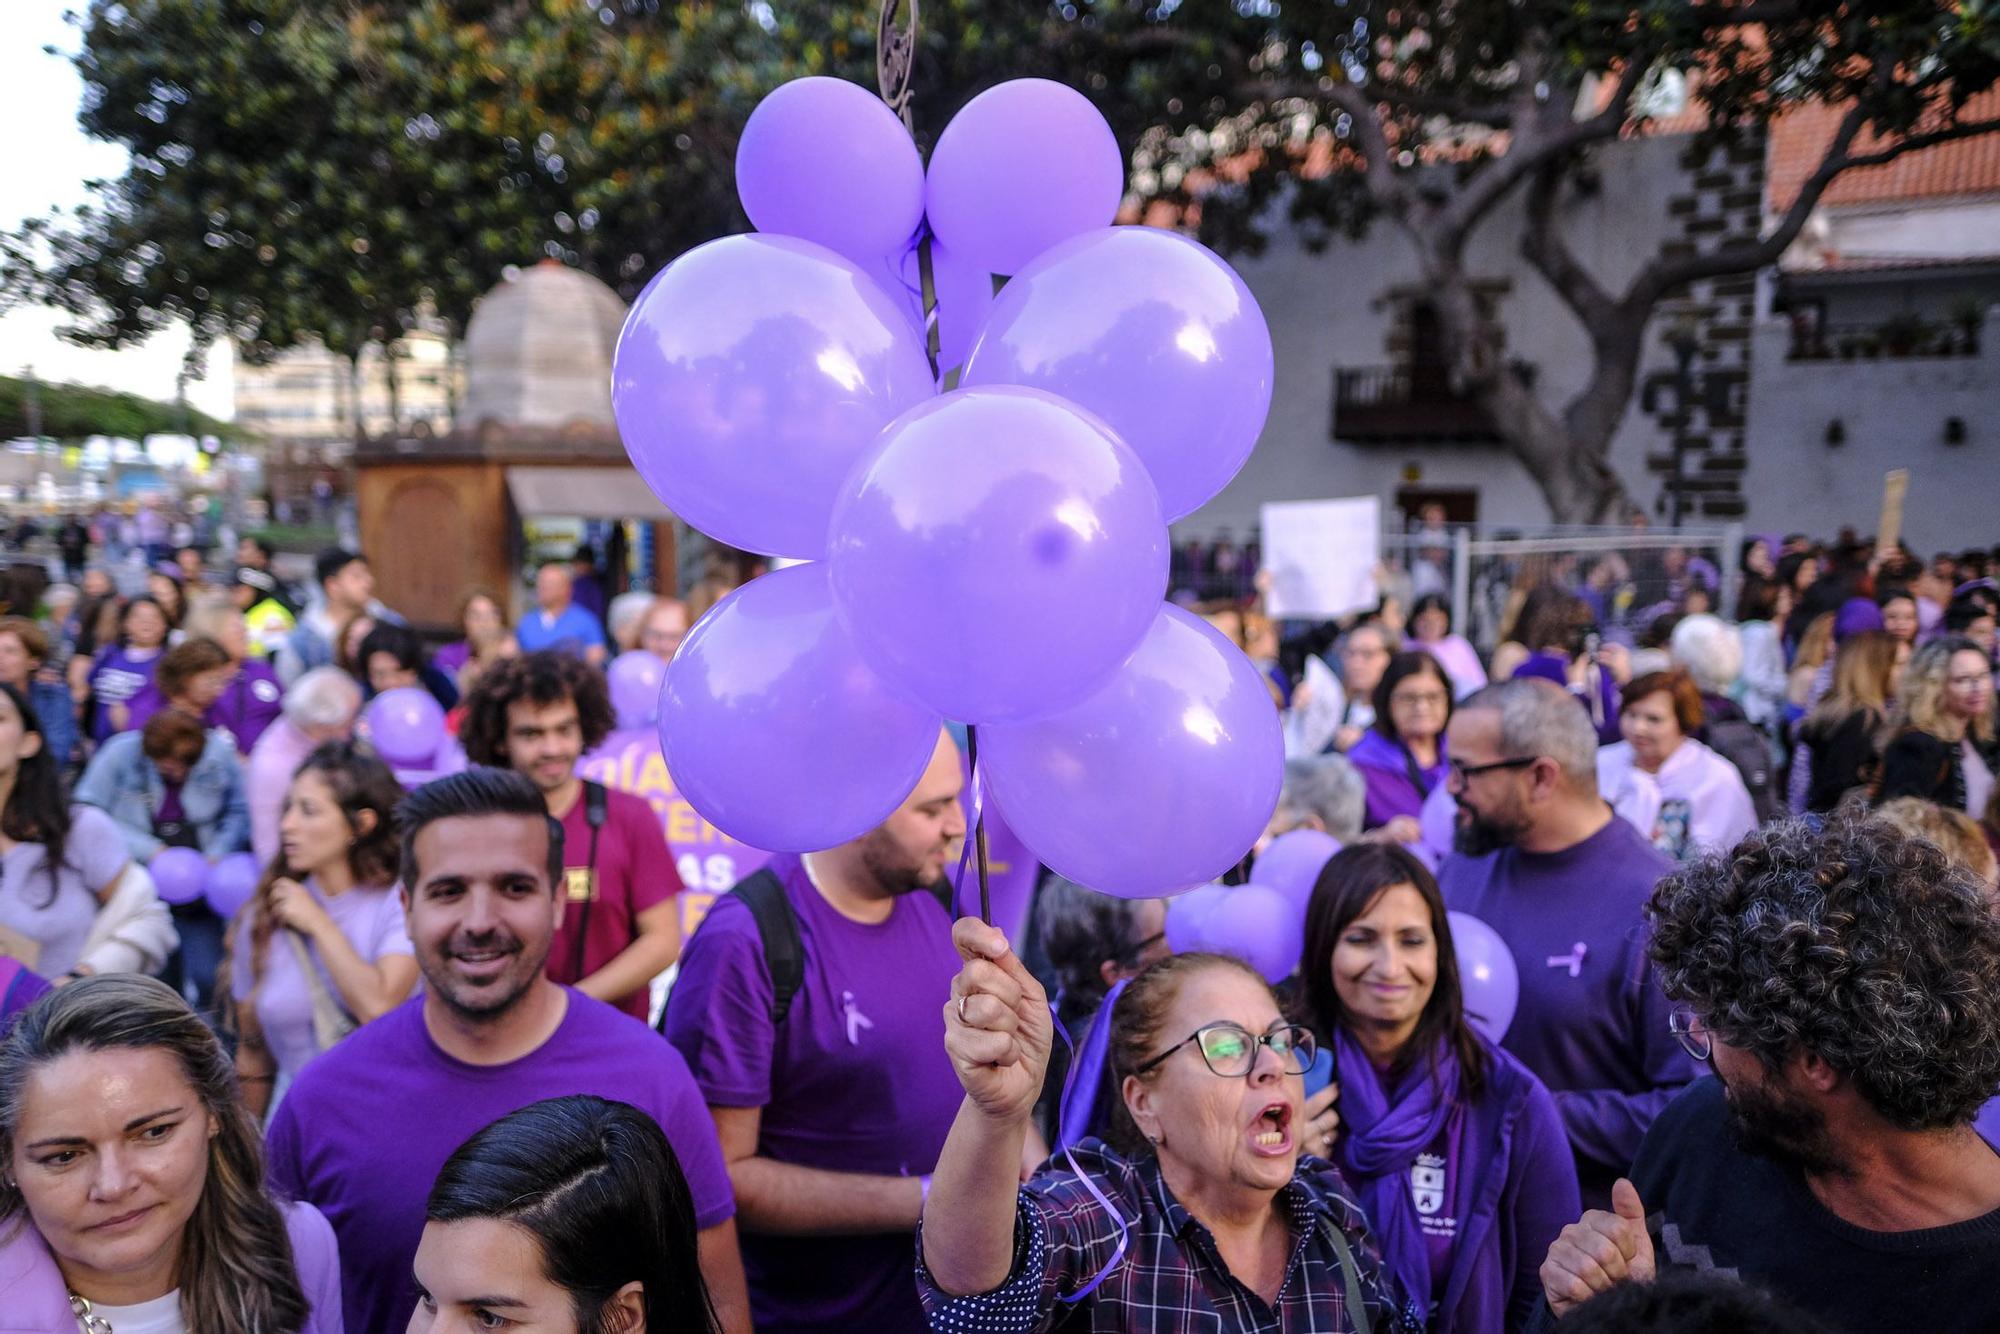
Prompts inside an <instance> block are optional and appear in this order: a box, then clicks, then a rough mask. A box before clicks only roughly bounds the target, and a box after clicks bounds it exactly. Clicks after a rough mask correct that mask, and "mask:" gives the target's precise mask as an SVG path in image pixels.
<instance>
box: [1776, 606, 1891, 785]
mask: <svg viewBox="0 0 2000 1334" xmlns="http://www.w3.org/2000/svg"><path fill="white" fill-rule="evenodd" d="M1908 656H1909V649H1908V646H1907V645H1905V644H1903V643H1902V642H1901V641H1899V640H1898V639H1897V638H1896V637H1895V636H1894V635H1891V634H1889V633H1888V632H1887V631H1885V630H1864V631H1862V632H1861V633H1860V634H1858V635H1855V636H1853V637H1852V638H1851V639H1849V640H1848V641H1847V642H1846V643H1844V644H1842V645H1841V646H1840V652H1839V653H1838V654H1837V655H1836V656H1835V657H1834V660H1833V685H1832V687H1831V688H1829V689H1828V690H1827V692H1826V695H1825V697H1824V698H1822V699H1821V700H1820V702H1819V706H1818V707H1817V708H1815V709H1814V710H1813V711H1812V714H1811V716H1810V717H1808V718H1807V719H1806V721H1805V725H1804V726H1803V727H1801V728H1800V729H1799V743H1800V747H1801V749H1802V750H1803V752H1804V754H1805V756H1806V760H1807V764H1808V770H1809V778H1808V781H1807V785H1806V798H1805V809H1806V810H1808V811H1815V812H1819V813H1822V814H1824V813H1825V812H1827V811H1831V810H1832V809H1833V808H1834V807H1835V806H1838V805H1839V804H1840V799H1841V798H1842V797H1843V796H1845V795H1846V794H1847V793H1848V792H1850V791H1852V790H1854V789H1855V788H1858V787H1867V786H1869V785H1871V784H1873V783H1874V782H1875V780H1876V778H1877V777H1879V775H1880V773H1881V766H1882V733H1883V732H1884V730H1885V729H1886V728H1887V726H1888V721H1889V713H1890V702H1891V701H1892V700H1894V699H1895V697H1896V686H1897V684H1898V681H1899V680H1900V678H1901V676H1902V672H1903V663H1904V661H1905V659H1907V658H1908Z"/></svg>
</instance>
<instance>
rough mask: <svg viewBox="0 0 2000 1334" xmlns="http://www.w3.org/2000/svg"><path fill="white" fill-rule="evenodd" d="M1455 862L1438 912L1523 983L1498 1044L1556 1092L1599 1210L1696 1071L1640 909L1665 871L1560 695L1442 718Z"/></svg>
mask: <svg viewBox="0 0 2000 1334" xmlns="http://www.w3.org/2000/svg"><path fill="white" fill-rule="evenodd" d="M1448 737H1449V741H1448V745H1449V748H1450V754H1451V764H1450V767H1449V769H1448V770H1447V772H1446V777H1445V782H1446V784H1447V786H1448V787H1449V789H1450V791H1451V794H1452V796H1453V797H1454V798H1455V799H1456V800H1457V802H1458V832H1457V842H1458V848H1459V850H1458V852H1456V853H1455V854H1453V855H1452V856H1450V857H1448V858H1446V859H1445V862H1444V865H1443V866H1441V867H1440V868H1439V869H1438V884H1439V887H1440V888H1441V889H1442V890H1443V891H1444V898H1445V902H1446V903H1447V904H1449V905H1450V907H1451V908H1452V909H1453V911H1455V912H1463V913H1470V914H1471V915H1472V916H1474V917H1477V918H1479V919H1480V920H1482V921H1484V922H1485V923H1486V924H1487V925H1488V926H1490V927H1492V928H1493V929H1494V930H1495V931H1496V932H1498V933H1499V934H1500V938H1501V939H1502V940H1504V941H1506V942H1507V948H1508V949H1509V950H1511V951H1512V952H1513V955H1514V962H1515V965H1516V967H1517V968H1518V969H1519V971H1520V977H1521V992H1520V1005H1519V1008H1517V1009H1516V1010H1515V1012H1514V1022H1513V1023H1512V1024H1511V1025H1510V1026H1509V1027H1508V1029H1507V1035H1506V1037H1505V1039H1504V1040H1503V1041H1502V1043H1501V1045H1502V1046H1504V1047H1505V1048H1506V1049H1507V1050H1508V1051H1510V1052H1512V1053H1514V1055H1515V1056H1518V1057H1519V1058H1520V1059H1521V1063H1522V1064H1523V1065H1526V1066H1527V1067H1528V1068H1529V1069H1530V1070H1532V1071H1534V1073H1535V1074H1536V1075H1537V1076H1539V1077H1540V1078H1541V1080H1542V1082H1543V1083H1545V1084H1547V1085H1548V1086H1549V1091H1550V1092H1552V1093H1553V1094H1555V1099H1556V1108H1557V1110H1558V1111H1560V1112H1561V1113H1562V1119H1563V1128H1564V1129H1565V1130H1566V1131H1567V1132H1568V1133H1569V1141H1570V1147H1571V1148H1572V1149H1574V1150H1575V1151H1576V1167H1577V1178H1578V1181H1579V1183H1580V1184H1581V1186H1582V1188H1583V1198H1584V1202H1585V1203H1586V1204H1592V1203H1599V1204H1608V1202H1609V1200H1610V1198H1611V1183H1612V1182H1613V1181H1615V1180H1617V1179H1618V1178H1619V1177H1620V1176H1622V1175H1624V1174H1625V1173H1626V1172H1627V1171H1629V1170H1630V1168H1631V1165H1632V1156H1633V1154H1635V1153H1637V1152H1638V1149H1639V1141H1640V1139H1642V1138H1643V1137H1644V1136H1645V1133H1646V1127H1647V1126H1649V1125H1651V1124H1652V1121H1653V1118H1654V1117H1655V1116H1656V1115H1658V1114H1659V1111H1660V1109H1661V1108H1663V1107H1665V1106H1666V1105H1667V1103H1668V1102H1670V1101H1672V1099H1673V1096H1674V1095H1675V1094H1676V1093H1678V1092H1679V1091H1680V1089H1681V1088H1682V1086H1683V1085H1685V1084H1686V1083H1687V1082H1688V1081H1689V1080H1691V1079H1693V1078H1694V1077H1695V1075H1696V1074H1697V1073H1699V1072H1698V1071H1697V1070H1696V1069H1695V1067H1694V1065H1693V1063H1692V1062H1691V1061H1690V1060H1689V1059H1688V1056H1687V1053H1686V1052H1684V1051H1683V1050H1681V1046H1680V1043H1679V1041H1678V1040H1677V1039H1676V1038H1675V1037H1674V1035H1673V1033H1672V1032H1671V1031H1670V1030H1669V1028H1668V1026H1667V1016H1668V1013H1669V1010H1670V1007H1669V1006H1668V1004H1667V998H1666V995H1665V993H1663V992H1662V991H1661V990H1660V986H1659V983H1658V981H1657V980H1656V979H1655V978H1654V976H1653V973H1652V968H1651V966H1650V965H1649V964H1648V963H1647V962H1646V952H1645V919H1644V908H1645V904H1646V900H1647V898H1648V896H1650V895H1651V894H1652V892H1653V886H1654V884H1656V883H1657V882H1658V881H1659V879H1660V877H1661V876H1664V875H1666V874H1667V873H1668V872H1670V871H1672V870H1673V869H1674V863H1673V862H1672V861H1671V860H1669V859H1668V858H1667V857H1665V856H1663V855H1662V854H1661V853H1660V852H1658V851H1657V850H1656V849H1654V847H1653V846H1652V844H1651V843H1649V842H1648V841H1647V840H1646V839H1645V837H1644V836H1643V835H1641V834H1640V833H1639V831H1638V830H1636V829H1634V828H1633V827H1632V826H1631V825H1629V824H1627V823H1626V822H1625V821H1623V820H1621V819H1619V818H1617V817H1616V816H1615V815H1613V814H1612V813H1611V808H1610V807H1609V806H1608V805H1606V804H1605V802H1604V799H1603V798H1602V797H1600V796H1599V795H1598V792H1597V733H1596V731H1595V729H1594V728H1593V727H1592V726H1591V722H1590V717H1589V715H1588V714H1587V713H1586V712H1585V711H1584V710H1582V709H1580V708H1578V707H1577V703H1576V700H1575V699H1574V698H1573V697H1572V696H1571V695H1570V694H1569V692H1567V691H1566V690H1564V689H1563V688H1562V687H1560V686H1557V685H1554V684H1552V683H1550V682H1548V681H1543V680H1539V679H1535V678H1527V679H1520V680H1513V681H1506V682H1503V683H1501V684H1499V685H1494V686H1488V687H1486V688H1485V689H1483V690H1480V691H1478V692H1476V693H1475V694H1473V695H1471V696H1469V697H1468V698H1467V699H1466V700H1465V702H1464V703H1462V704H1460V705H1459V706H1458V709H1457V711H1456V712H1455V713H1453V714H1452V717H1451V725H1450V728H1449V731H1448Z"/></svg>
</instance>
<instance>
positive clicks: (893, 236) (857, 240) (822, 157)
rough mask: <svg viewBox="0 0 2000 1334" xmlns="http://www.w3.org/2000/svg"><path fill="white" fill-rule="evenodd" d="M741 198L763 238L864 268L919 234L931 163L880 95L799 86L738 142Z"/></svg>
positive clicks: (770, 100)
mask: <svg viewBox="0 0 2000 1334" xmlns="http://www.w3.org/2000/svg"><path fill="white" fill-rule="evenodd" d="M736 193H737V196H738V198H740V199H742V201H743V211H744V212H745V213H747V214H749V215H750V223H751V225H752V226H754V227H755V228H756V229H757V230H758V231H760V232H777V233H779V234H781V235H785V236H797V237H801V238H803V239H805V240H807V241H814V242H817V243H818V244H820V245H823V246H825V247H827V248H828V249H830V250H834V251H837V252H839V253H840V254H843V255H845V256H847V257H848V258H849V259H851V260H853V261H855V262H856V263H857V264H867V263H869V262H871V261H872V260H874V259H876V258H877V257H879V256H882V255H886V254H889V253H891V252H893V251H895V250H896V249H897V248H898V247H899V246H902V245H903V244H905V243H906V242H907V241H908V240H909V239H910V236H911V234H912V233H914V232H915V231H916V230H917V224H918V222H920V221H921V220H922V219H923V216H924V162H923V158H922V157H921V156H919V155H918V153H917V146H916V144H914V143H913V142H911V140H910V132H909V131H908V130H906V129H904V128H903V122H902V121H900V120H898V119H896V113H895V112H893V111H891V110H889V108H888V107H887V106H886V105H885V104H884V103H883V101H882V99H881V98H879V97H877V96H876V95H875V94H874V93H871V92H869V91H868V90H867V89H865V88H863V87H861V86H860V85H859V84H854V83H849V82H847V80H845V79H831V78H826V77H823V76H813V77H810V78H804V79H793V80H792V81H791V82H790V83H786V84H781V85H779V86H778V87H777V88H775V89H773V90H772V91H771V92H770V93H769V94H768V95H767V96H766V97H765V98H764V100H763V101H761V102H759V103H758V104H757V109H756V110H755V111H753V112H751V113H750V120H749V122H748V123H747V124H745V125H744V127H743V137H742V138H741V139H738V140H737V141H736Z"/></svg>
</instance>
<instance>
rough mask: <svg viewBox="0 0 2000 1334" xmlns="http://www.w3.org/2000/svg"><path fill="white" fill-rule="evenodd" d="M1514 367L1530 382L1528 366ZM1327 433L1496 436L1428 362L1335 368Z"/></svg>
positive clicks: (1490, 439)
mask: <svg viewBox="0 0 2000 1334" xmlns="http://www.w3.org/2000/svg"><path fill="white" fill-rule="evenodd" d="M1516 370H1518V371H1521V372H1523V373H1527V374H1528V375H1529V380H1530V383H1532V382H1533V376H1532V368H1531V367H1523V366H1517V367H1516ZM1332 433H1333V438H1334V439H1336V440H1344V441H1347V442H1348V443H1350V444H1363V445H1365V444H1390V443H1411V442H1430V443H1437V442H1453V441H1456V442H1463V443H1467V444H1492V443H1495V442H1497V441H1498V440H1499V436H1498V434H1497V433H1496V432H1495V431H1494V429H1493V422H1492V419H1491V418H1490V417H1488V416H1487V414H1486V410H1485V409H1484V408H1482V407H1481V406H1480V405H1479V404H1478V402H1477V401H1476V400H1474V399H1472V398H1470V397H1468V396H1466V395H1463V394H1459V393H1455V392H1454V391H1453V390H1452V388H1451V385H1450V382H1449V379H1448V377H1447V375H1446V373H1445V371H1444V369H1443V368H1442V367H1432V366H1415V367H1412V366H1345V367H1335V368H1334V372H1333V432H1332Z"/></svg>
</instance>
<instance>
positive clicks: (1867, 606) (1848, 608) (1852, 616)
mask: <svg viewBox="0 0 2000 1334" xmlns="http://www.w3.org/2000/svg"><path fill="white" fill-rule="evenodd" d="M1881 628H1882V609H1881V608H1880V607H1878V606H1876V605H1875V604H1874V602H1873V601H1871V600H1870V599H1868V598H1849V599H1847V601H1845V602H1843V603H1841V604H1840V611H1839V612H1838V613H1837V614H1836V615H1835V616H1834V618H1833V638H1834V642H1835V643H1844V642H1845V641H1847V640H1848V639H1851V638H1852V637H1854V636H1855V635H1858V634H1860V633H1861V632H1862V631H1863V630H1880V629H1881Z"/></svg>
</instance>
